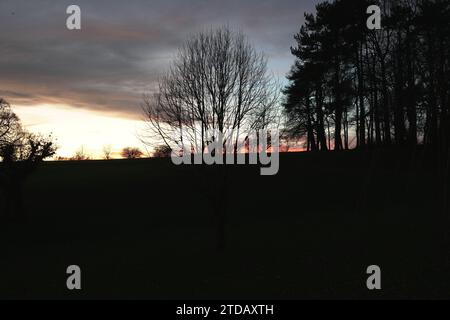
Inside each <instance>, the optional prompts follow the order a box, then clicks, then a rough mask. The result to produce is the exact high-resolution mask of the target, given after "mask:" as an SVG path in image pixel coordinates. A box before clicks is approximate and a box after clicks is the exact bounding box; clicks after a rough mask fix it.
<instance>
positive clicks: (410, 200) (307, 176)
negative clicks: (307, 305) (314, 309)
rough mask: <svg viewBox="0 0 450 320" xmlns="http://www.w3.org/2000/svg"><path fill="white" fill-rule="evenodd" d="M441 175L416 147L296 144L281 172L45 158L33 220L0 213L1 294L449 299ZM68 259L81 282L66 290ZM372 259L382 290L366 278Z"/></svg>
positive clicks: (33, 186)
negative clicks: (311, 148)
mask: <svg viewBox="0 0 450 320" xmlns="http://www.w3.org/2000/svg"><path fill="white" fill-rule="evenodd" d="M224 179H225V180H224ZM223 181H226V184H227V187H226V188H223V187H221V186H222V184H223ZM444 184H445V181H444V179H443V175H442V171H440V170H439V169H438V165H437V164H436V163H435V162H434V161H432V160H427V159H426V158H423V157H421V156H420V153H417V152H416V153H414V154H413V153H410V152H390V151H383V152H380V151H377V152H372V153H363V152H355V151H351V152H343V153H328V154H287V155H282V158H281V163H280V172H279V174H278V175H277V176H272V177H271V176H259V169H258V167H256V166H245V167H240V168H236V167H227V168H226V170H225V171H224V170H223V169H220V170H219V169H218V168H211V167H210V168H206V169H205V170H203V169H201V168H199V167H193V166H180V167H176V166H174V165H172V164H171V162H170V159H154V160H136V161H108V162H104V161H94V162H78V163H75V162H60V163H45V164H44V165H43V166H42V167H41V168H40V169H39V171H38V172H36V174H35V175H34V176H32V178H30V180H29V181H28V184H27V187H26V196H25V199H26V203H25V207H26V208H27V212H28V221H27V222H26V223H23V222H20V223H6V222H4V221H3V220H1V221H0V254H1V256H0V298H151V299H188V298H191V299H197V298H199V299H211V298H217V299H240V298H246V299H297V298H450V259H449V258H450V246H449V240H448V239H449V237H448V235H449V233H450V228H449V227H450V224H449V213H448V212H445V211H444V210H443V192H445V191H444ZM214 190H218V192H214ZM218 193H220V195H218ZM217 204H220V205H219V206H217ZM218 207H220V208H225V209H224V211H223V212H225V217H226V225H225V226H226V228H225V235H226V242H225V248H224V250H223V251H219V250H218V249H217V234H218V233H217V230H218V228H217V219H216V216H217V215H216V214H215V212H216V211H217V210H220V209H218ZM72 264H75V265H79V266H80V267H81V270H82V290H81V291H69V290H67V288H66V278H67V274H66V268H67V266H69V265H72ZM373 264H376V265H379V266H380V267H381V271H382V279H381V280H382V290H380V291H369V290H368V289H367V288H366V279H367V277H368V275H367V274H366V268H367V266H369V265H373Z"/></svg>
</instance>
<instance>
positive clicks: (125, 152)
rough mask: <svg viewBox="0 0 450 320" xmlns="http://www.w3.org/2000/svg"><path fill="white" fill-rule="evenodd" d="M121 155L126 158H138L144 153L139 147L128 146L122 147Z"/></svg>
mask: <svg viewBox="0 0 450 320" xmlns="http://www.w3.org/2000/svg"><path fill="white" fill-rule="evenodd" d="M120 155H121V156H122V157H123V158H126V159H137V158H141V157H142V156H143V155H144V153H143V152H142V151H141V150H139V148H134V147H126V148H123V149H122V151H121V153H120Z"/></svg>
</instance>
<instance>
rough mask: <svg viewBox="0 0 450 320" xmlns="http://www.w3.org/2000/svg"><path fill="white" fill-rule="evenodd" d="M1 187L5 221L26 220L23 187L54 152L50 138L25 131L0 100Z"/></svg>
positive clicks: (6, 104)
mask: <svg viewBox="0 0 450 320" xmlns="http://www.w3.org/2000/svg"><path fill="white" fill-rule="evenodd" d="M0 137H1V140H0V158H1V159H2V163H1V164H0V187H1V189H2V194H3V197H4V200H5V201H4V208H3V209H4V213H5V215H6V217H8V218H25V210H24V209H23V201H22V198H23V185H24V182H25V180H26V179H27V178H28V177H29V175H30V174H31V173H32V172H33V171H34V170H35V169H36V168H37V166H38V165H39V164H40V163H41V162H42V161H43V160H44V159H45V158H48V157H51V156H53V155H54V154H55V152H56V146H55V144H54V143H53V141H52V139H51V137H43V136H41V135H36V134H31V133H28V132H26V131H25V130H24V129H23V128H22V126H21V124H20V121H19V118H18V117H17V116H16V115H15V114H14V113H13V112H12V110H11V107H10V106H9V104H8V103H7V102H5V101H4V100H2V99H0Z"/></svg>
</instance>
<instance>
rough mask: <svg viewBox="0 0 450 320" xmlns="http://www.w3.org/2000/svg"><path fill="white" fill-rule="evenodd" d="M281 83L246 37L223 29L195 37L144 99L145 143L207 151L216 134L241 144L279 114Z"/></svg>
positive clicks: (263, 57)
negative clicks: (151, 92)
mask: <svg viewBox="0 0 450 320" xmlns="http://www.w3.org/2000/svg"><path fill="white" fill-rule="evenodd" d="M278 98H279V86H278V85H277V83H276V82H275V81H274V78H273V76H271V75H270V74H269V73H268V70H267V59H266V58H265V56H264V55H263V54H260V53H258V52H256V50H255V49H254V48H253V47H252V46H251V44H250V43H249V42H248V40H247V39H246V37H245V36H244V35H243V34H241V33H238V32H233V31H231V30H230V29H228V28H226V27H223V28H220V29H217V30H211V31H208V32H202V33H199V34H196V35H194V36H193V37H191V38H190V39H189V40H188V41H187V42H186V43H185V44H184V45H183V46H182V47H181V48H180V50H179V52H178V55H177V56H176V58H175V60H174V61H173V63H172V65H171V67H170V69H169V71H168V72H167V74H166V75H165V76H164V77H162V79H161V80H160V82H159V86H158V90H157V92H156V93H154V94H152V95H145V97H144V106H143V109H144V112H145V116H146V123H147V125H148V130H146V132H145V133H144V135H143V140H144V142H146V143H148V144H156V145H159V144H161V143H163V144H166V145H167V146H168V147H170V148H172V149H175V148H180V147H185V148H186V149H188V150H192V151H195V152H204V151H205V147H206V145H207V142H208V141H214V135H215V133H213V132H220V133H221V134H222V135H223V136H224V140H226V141H227V143H229V144H231V143H235V145H236V144H237V143H236V142H237V141H238V139H240V138H241V137H245V136H246V135H247V134H248V131H249V130H251V129H257V128H265V127H268V126H269V125H270V124H271V122H273V120H274V119H275V117H276V114H277V113H276V107H277V106H278Z"/></svg>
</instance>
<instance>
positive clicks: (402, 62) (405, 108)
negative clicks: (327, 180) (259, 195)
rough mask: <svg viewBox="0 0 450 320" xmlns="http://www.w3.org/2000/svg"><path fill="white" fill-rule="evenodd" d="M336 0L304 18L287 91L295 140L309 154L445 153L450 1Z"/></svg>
mask: <svg viewBox="0 0 450 320" xmlns="http://www.w3.org/2000/svg"><path fill="white" fill-rule="evenodd" d="M375 2H376V3H375V4H378V5H379V6H380V7H381V9H382V15H383V19H382V28H381V30H368V28H367V27H366V25H365V23H366V21H365V18H366V17H367V15H366V14H365V10H366V8H367V7H368V5H369V4H374V3H373V1H361V0H345V1H344V0H336V1H325V2H323V3H320V4H319V5H317V6H316V10H317V12H316V13H315V14H305V24H304V25H303V26H302V27H301V29H300V32H299V33H298V34H297V35H296V36H295V39H296V41H297V46H296V47H294V48H292V54H293V55H295V57H296V58H297V60H296V62H295V65H294V66H293V67H292V71H291V73H290V75H289V77H288V79H289V80H290V84H289V85H288V86H287V87H286V88H285V90H284V92H285V96H286V100H285V103H284V110H285V113H286V115H287V117H288V122H287V125H288V128H289V131H290V132H291V135H293V136H302V137H304V139H305V141H306V142H307V145H308V149H309V150H316V149H322V150H326V143H325V141H324V136H325V134H324V132H325V131H328V129H329V128H324V126H325V125H326V124H328V123H330V124H332V125H333V129H332V130H330V131H331V132H330V133H328V136H327V140H328V141H327V142H328V145H329V146H330V145H333V146H334V149H335V150H340V149H342V148H344V149H347V148H349V145H350V144H351V142H352V141H355V142H354V143H353V146H355V147H366V146H370V147H373V146H387V145H392V144H394V145H409V146H415V145H417V144H418V143H422V144H425V145H427V146H429V147H430V148H432V149H436V150H440V151H439V152H440V153H441V154H446V153H447V150H448V149H449V141H448V140H449V138H448V137H449V136H450V110H449V103H450V102H449V101H450V77H449V71H450V70H449V68H450V52H449V50H450V49H449V48H450V46H449V43H450V2H448V1H443V0H435V1H424V0H400V1H378V2H377V1H375Z"/></svg>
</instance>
